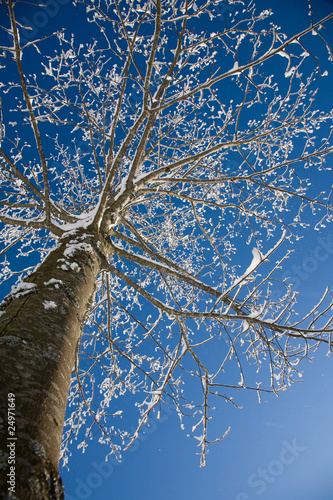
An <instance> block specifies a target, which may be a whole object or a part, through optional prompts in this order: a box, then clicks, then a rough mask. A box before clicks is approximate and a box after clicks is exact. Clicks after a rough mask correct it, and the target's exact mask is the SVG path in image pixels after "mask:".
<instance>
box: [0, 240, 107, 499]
mask: <svg viewBox="0 0 333 500" xmlns="http://www.w3.org/2000/svg"><path fill="white" fill-rule="evenodd" d="M104 251H105V249H104V246H103V241H102V239H101V238H99V236H98V235H97V234H96V233H95V234H94V233H92V232H90V234H89V232H87V231H86V232H84V231H80V232H76V233H73V232H72V233H70V234H67V235H66V236H65V237H63V238H61V240H60V243H59V244H58V245H57V247H56V249H55V250H53V251H52V252H51V253H50V254H49V255H48V257H47V258H46V259H45V260H44V262H43V263H42V264H41V265H40V266H39V268H38V269H37V270H36V271H35V272H34V273H33V274H31V275H30V276H29V278H28V280H27V281H26V282H25V284H23V285H22V286H21V287H17V289H16V290H14V291H13V293H12V294H11V295H9V296H8V297H7V299H5V302H6V304H5V308H4V312H3V313H2V315H1V317H0V379H1V381H2V385H1V387H0V402H1V410H0V411H1V414H0V417H1V420H0V423H1V424H2V425H1V430H0V444H1V465H2V467H1V470H0V492H4V491H9V492H13V496H8V494H5V493H3V494H2V496H1V498H18V499H20V500H30V499H31V500H39V499H61V498H63V497H64V493H63V487H62V482H61V479H60V477H59V472H58V471H59V469H58V462H59V452H60V444H61V436H62V429H63V422H64V416H65V409H66V401H67V396H68V388H69V383H70V377H71V372H72V368H73V364H74V359H75V351H76V346H77V343H78V340H79V339H80V336H81V330H82V323H83V319H84V316H85V312H86V309H87V305H88V303H89V300H90V298H91V296H92V294H93V291H94V283H95V280H96V277H97V275H98V273H99V272H100V269H101V267H102V264H103V259H104V253H103V252H104ZM8 394H12V395H13V397H14V403H15V405H13V398H11V397H10V399H11V403H10V404H9V403H8ZM14 406H15V408H14ZM8 408H9V409H10V415H13V414H14V416H15V421H12V419H9V420H8ZM11 424H13V425H11ZM13 431H14V432H13ZM13 434H14V435H13ZM9 458H13V459H14V467H15V469H14V470H15V481H14V487H13V488H9V486H10V485H11V484H10V482H9V481H10V479H11V477H10V475H9V473H10V466H9V465H8V462H9V463H11V462H12V463H13V461H12V460H9ZM13 476H14V475H13ZM0 494H1V493H0ZM9 495H11V494H10V493H9Z"/></svg>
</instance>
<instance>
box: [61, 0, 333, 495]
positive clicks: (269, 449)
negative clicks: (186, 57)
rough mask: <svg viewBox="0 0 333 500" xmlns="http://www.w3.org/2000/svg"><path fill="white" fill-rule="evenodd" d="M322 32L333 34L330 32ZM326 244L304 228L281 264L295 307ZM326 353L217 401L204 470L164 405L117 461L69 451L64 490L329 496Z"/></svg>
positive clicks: (284, 8) (287, 15)
mask: <svg viewBox="0 0 333 500" xmlns="http://www.w3.org/2000/svg"><path fill="white" fill-rule="evenodd" d="M256 3H257V5H258V7H260V8H261V9H264V8H268V7H271V8H272V9H273V10H274V12H276V17H275V18H274V19H275V20H276V22H277V23H278V24H280V25H282V29H283V30H284V31H285V32H287V33H289V34H292V33H294V32H295V31H296V30H298V29H301V28H302V27H305V26H306V25H307V22H308V17H307V1H305V0H294V1H286V0H279V1H276V0H271V1H269V0H267V1H265V0H260V1H259V2H256ZM332 9H333V2H332V1H327V0H320V1H316V2H315V4H314V6H313V13H314V18H315V20H318V19H319V18H320V17H323V16H325V15H327V14H328V13H330V12H331V11H332ZM227 12H228V10H226V13H227ZM327 31H328V30H327ZM326 36H327V33H326ZM329 38H331V40H332V39H333V37H332V33H331V34H330V37H329ZM330 81H331V80H330ZM326 85H327V87H326V90H327V92H323V94H322V95H321V96H320V99H321V100H325V101H326V103H327V107H328V108H330V109H332V107H333V99H332V94H331V92H329V88H330V83H329V79H327V84H326ZM322 102H323V101H322ZM332 166H333V165H332ZM332 180H333V179H332V174H331V173H329V174H328V175H327V176H325V178H323V179H320V180H318V179H317V178H315V179H313V181H314V182H315V183H316V182H323V185H325V184H326V183H330V182H332ZM332 243H333V228H331V227H328V228H327V230H326V231H322V232H321V233H317V232H313V231H306V233H305V234H304V239H303V240H302V241H301V242H299V243H298V245H297V246H296V247H295V252H294V254H293V257H292V258H291V259H290V260H289V261H288V263H287V265H286V268H285V272H286V274H288V275H289V276H291V278H292V279H293V282H294V285H295V287H296V288H297V289H298V290H299V291H300V292H301V295H300V302H299V308H300V309H299V311H300V312H302V311H305V310H306V308H307V307H309V306H311V304H313V303H314V302H315V301H316V300H317V299H318V298H319V295H320V292H321V291H322V290H323V288H325V286H326V285H327V284H331V283H332V278H333V246H332ZM325 354H326V351H325V350H324V349H323V350H321V351H319V352H318V354H317V356H316V359H315V360H314V361H313V363H308V362H305V363H304V364H303V366H302V369H303V380H302V382H300V383H298V384H294V386H293V388H292V391H286V392H283V393H280V396H279V397H278V398H277V397H275V396H273V395H268V396H266V397H264V398H263V400H262V404H261V405H259V404H258V402H257V397H256V395H255V394H245V395H244V394H243V395H242V398H241V402H242V404H243V406H244V408H243V409H242V410H237V409H234V408H233V407H230V406H229V405H226V404H225V403H224V404H223V406H222V408H221V409H220V410H221V411H218V412H216V416H215V418H214V420H213V421H212V422H211V425H212V428H213V429H215V430H216V431H217V432H216V433H217V434H221V433H223V432H224V430H225V429H226V428H227V427H228V426H229V425H231V432H230V434H229V435H228V437H227V439H225V440H224V441H223V442H222V443H219V444H216V445H214V446H212V447H211V451H210V453H209V455H208V458H207V466H206V467H205V468H199V457H198V455H196V453H197V452H198V449H197V448H196V443H195V442H194V441H193V440H192V439H190V438H187V437H186V432H184V431H182V430H181V429H180V427H179V419H178V417H177V415H176V413H175V411H173V410H171V409H168V413H164V415H163V414H162V415H163V418H162V420H163V421H162V422H158V421H156V420H152V421H151V428H150V429H148V433H147V434H146V435H144V436H142V437H141V439H140V440H139V441H138V442H137V443H136V444H135V445H134V447H133V449H132V450H129V451H128V452H126V453H125V454H124V461H123V463H121V464H117V463H116V462H115V461H112V462H111V466H112V467H108V466H105V462H104V452H103V451H104V450H103V448H100V447H99V446H98V445H97V444H96V443H91V444H90V447H89V448H88V449H87V451H86V454H84V455H82V454H81V453H75V452H74V453H73V457H72V460H71V470H70V472H66V471H65V470H63V471H62V476H63V480H64V483H65V487H66V492H67V495H69V496H68V498H69V499H70V500H73V499H76V500H83V499H88V498H89V499H91V500H97V499H98V500H109V499H110V500H111V499H117V500H118V499H126V500H155V499H156V498H159V500H169V499H170V500H171V499H172V500H181V499H184V498H185V499H190V500H207V499H210V500H260V499H262V500H281V499H282V498H283V499H286V500H314V499H316V500H331V499H332V497H333V478H332V473H331V464H332V461H333V436H332V433H331V431H330V428H331V416H332V411H333V402H332V391H331V381H332V375H333V367H332V358H327V357H326V356H325ZM213 433H214V432H213ZM109 465H110V463H109Z"/></svg>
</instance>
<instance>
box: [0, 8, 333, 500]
mask: <svg viewBox="0 0 333 500" xmlns="http://www.w3.org/2000/svg"><path fill="white" fill-rule="evenodd" d="M229 4H235V6H236V5H238V4H240V5H239V6H240V7H241V9H244V10H242V12H241V13H239V14H238V13H237V12H236V9H235V10H234V11H233V12H232V13H231V14H232V15H230V16H229V17H228V19H224V21H223V23H222V22H221V21H219V18H218V10H219V9H220V8H221V6H223V5H224V0H216V1H210V0H196V1H189V0H155V1H150V0H149V1H146V0H136V1H135V2H134V1H133V2H127V1H125V0H124V1H117V0H100V1H94V0H87V1H86V2H82V3H81V2H78V3H76V4H75V5H69V6H66V9H68V10H69V11H70V12H75V13H77V15H78V19H79V21H80V23H79V24H78V25H77V28H76V32H75V34H74V36H71V35H70V34H66V33H65V32H64V31H63V30H61V26H59V31H57V32H55V33H52V32H50V33H49V34H48V35H45V36H44V34H43V35H42V36H41V37H40V38H39V39H35V38H33V39H32V38H31V37H30V38H29V37H28V36H27V34H28V31H27V30H28V27H27V26H25V25H24V23H22V22H21V21H20V15H21V14H20V13H22V11H21V10H20V9H23V8H26V2H22V4H21V3H20V2H15V1H13V0H2V5H1V18H2V26H1V30H2V32H3V34H4V35H5V36H4V37H3V39H4V40H5V41H4V42H3V43H2V46H1V51H2V54H1V55H2V57H3V59H4V61H5V70H4V68H3V67H2V69H1V71H2V72H4V71H6V75H9V81H8V83H4V82H3V83H2V84H1V92H2V101H1V138H0V140H1V145H0V167H1V169H0V176H1V198H0V204H1V208H0V220H1V225H2V226H1V237H2V241H3V249H2V251H1V255H2V256H3V261H2V276H3V283H4V285H3V286H4V288H5V285H6V283H7V280H9V282H10V280H14V279H15V277H16V278H17V275H18V276H19V277H18V279H17V281H16V284H15V285H14V286H13V287H12V291H11V293H10V294H9V295H7V297H6V298H5V299H4V301H3V303H2V313H1V316H0V331H1V334H0V335H1V336H0V380H1V387H0V400H1V401H0V402H1V419H2V426H1V430H0V432H1V441H0V442H1V450H2V451H1V464H2V468H1V475H0V481H1V489H2V491H4V492H5V491H6V492H7V493H3V496H2V498H9V497H10V498H19V499H24V500H28V499H34V500H36V499H43V498H53V499H58V498H63V488H62V483H61V479H60V478H59V470H58V461H59V454H60V447H61V437H62V434H63V423H64V418H65V409H66V403H67V401H69V403H70V405H71V406H73V405H74V410H73V412H72V415H71V416H70V418H69V419H68V421H67V422H66V423H67V428H65V432H64V434H63V436H64V441H63V449H62V455H63V457H64V460H65V461H66V453H67V451H68V445H69V442H70V440H71V439H78V438H80V439H81V444H80V446H81V447H83V448H84V447H85V446H86V445H87V440H88V439H90V438H91V436H93V435H95V434H96V430H98V431H99V432H100V440H101V442H105V443H107V444H109V445H110V447H111V452H113V453H115V454H116V455H117V454H119V453H120V452H121V450H122V449H123V448H126V447H128V446H130V444H131V443H132V442H133V440H134V439H135V438H136V437H137V435H138V433H139V431H140V429H141V427H142V426H143V425H144V424H145V423H146V422H147V421H148V417H149V414H150V413H151V412H155V411H156V412H159V411H160V409H161V405H162V403H163V402H168V403H172V404H174V405H175V407H176V409H177V412H178V413H179V416H180V418H181V419H182V417H183V416H184V415H192V416H194V419H195V425H194V428H193V434H194V437H196V439H198V441H199V445H200V447H201V463H202V464H204V463H205V455H206V453H207V446H208V444H209V443H210V442H212V441H218V440H220V439H223V437H224V436H225V435H226V434H227V432H226V433H225V434H224V435H223V436H216V437H213V438H210V437H208V422H209V420H210V418H211V416H212V411H213V409H212V406H211V404H212V402H213V401H214V398H215V399H216V398H224V399H225V400H226V401H230V402H232V395H233V393H234V392H235V391H239V390H244V389H249V390H255V391H257V393H258V395H259V398H260V394H261V392H263V391H271V392H274V393H277V392H278V391H281V390H284V389H285V388H286V386H288V385H289V384H290V383H291V382H292V381H293V379H294V377H295V376H298V371H299V363H300V361H301V360H303V359H304V358H307V357H308V356H309V355H310V353H311V352H312V351H314V350H316V349H317V348H318V346H319V345H320V344H327V346H328V350H329V351H330V350H331V347H332V342H331V332H332V330H333V326H332V318H331V312H330V311H331V308H332V300H331V293H330V291H329V290H328V289H327V290H326V291H325V293H324V295H323V297H322V299H321V300H320V302H319V303H318V304H315V305H314V307H313V309H312V310H311V311H308V313H307V314H306V315H305V316H304V317H302V318H299V317H298V319H295V315H294V314H293V308H294V305H295V303H296V301H297V294H296V293H295V292H293V290H292V288H291V286H290V285H289V284H288V280H286V279H282V278H281V276H282V274H281V273H282V271H281V268H282V267H283V262H284V261H285V259H286V258H288V256H289V254H290V251H291V250H290V244H291V243H292V241H293V240H294V239H295V238H297V236H298V234H299V230H300V228H301V227H302V225H303V224H304V221H303V218H304V217H305V219H306V218H307V217H308V216H309V214H310V213H311V210H312V211H313V212H314V215H313V217H312V219H311V224H313V225H317V226H318V227H320V226H321V225H323V224H324V221H325V220H329V219H330V218H331V204H330V192H327V193H321V192H319V193H318V192H316V188H315V187H311V186H310V185H309V182H308V180H307V177H308V175H309V172H310V173H311V172H316V173H318V175H320V173H321V172H323V174H325V158H326V157H327V155H330V154H331V153H332V150H333V148H332V140H331V134H332V133H331V131H330V128H331V124H332V112H325V110H323V111H321V110H319V111H318V110H316V109H315V108H314V102H315V95H316V87H317V86H318V85H320V82H321V76H322V75H325V74H326V69H325V68H326V65H328V63H329V62H328V60H332V55H331V52H330V49H329V46H328V45H327V43H326V42H325V36H324V35H325V29H326V26H331V24H330V23H331V18H332V17H333V14H331V15H329V16H327V17H326V18H325V19H323V20H321V21H320V22H316V21H314V20H313V17H312V15H311V18H310V19H311V22H310V24H309V26H305V27H304V30H303V31H302V32H300V33H297V34H295V35H294V36H292V37H287V36H285V35H284V34H282V32H281V31H280V30H279V28H278V27H277V26H276V25H275V24H274V23H272V22H270V16H271V14H272V13H271V12H270V11H268V10H265V11H263V12H256V10H255V7H254V6H248V7H246V8H244V5H243V4H242V2H238V1H237V2H236V1H230V2H229ZM310 14H312V11H311V7H310ZM209 20H210V24H209ZM205 25H206V26H209V29H208V28H207V29H202V27H203V26H205ZM87 33H88V34H89V37H88V41H87ZM313 34H316V35H318V36H317V37H313V36H312V35H313ZM24 36H25V37H24ZM318 42H319V45H318ZM320 44H321V45H322V47H325V45H326V48H327V50H328V60H327V59H326V60H323V61H319V60H318V55H317V52H316V51H321V49H320ZM281 56H283V57H281ZM281 74H282V75H283V77H282V78H281ZM316 79H317V80H316ZM249 255H250V257H249ZM15 256H19V264H21V267H20V268H19V269H18V267H17V266H18V264H17V260H15V259H14V257H15ZM23 277H24V279H23ZM276 287H278V293H277V292H276ZM82 333H83V335H82ZM208 352H209V355H208V354H207V353H208ZM73 367H74V369H73ZM235 367H236V368H237V370H235ZM72 374H73V377H72V381H71V376H72ZM187 379H191V380H197V382H198V387H199V390H200V393H201V400H193V401H192V395H191V392H192V388H191V389H190V391H189V395H187V392H186V387H187V386H185V389H183V384H184V382H186V381H187ZM190 387H192V386H191V384H190ZM126 392H130V393H133V394H134V396H133V400H134V404H135V406H136V407H137V409H138V411H139V420H138V425H137V430H136V431H135V432H134V433H133V434H131V433H129V432H128V430H126V429H122V428H120V427H119V423H118V422H119V420H118V419H119V416H120V414H121V403H120V402H119V403H118V401H120V399H119V397H120V396H122V395H123V394H125V393H126ZM115 401H117V405H118V407H117V409H116V410H114V407H115ZM81 434H82V436H81ZM10 494H12V496H10ZM6 495H7V496H6ZM8 495H9V496H8Z"/></svg>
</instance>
